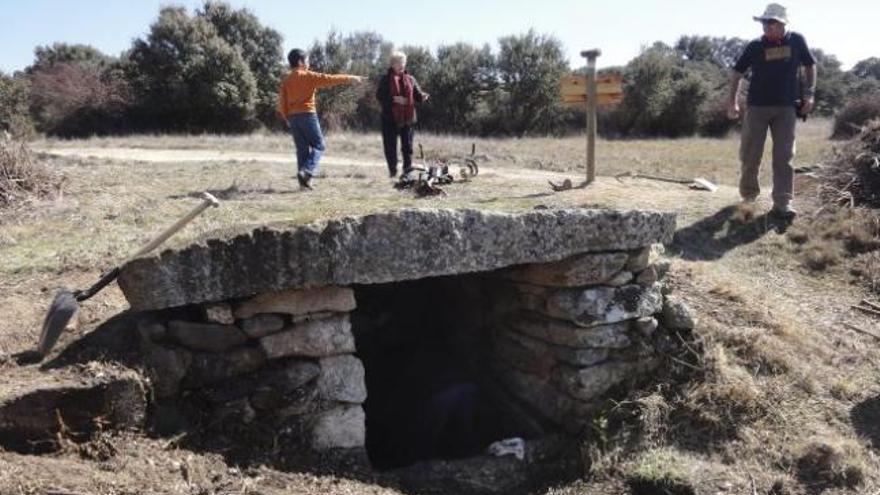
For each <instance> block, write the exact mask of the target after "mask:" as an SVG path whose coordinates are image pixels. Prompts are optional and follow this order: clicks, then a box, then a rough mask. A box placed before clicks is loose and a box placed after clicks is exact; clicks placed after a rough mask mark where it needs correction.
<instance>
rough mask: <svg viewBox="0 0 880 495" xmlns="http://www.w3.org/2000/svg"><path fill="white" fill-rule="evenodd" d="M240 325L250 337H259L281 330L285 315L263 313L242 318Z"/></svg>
mask: <svg viewBox="0 0 880 495" xmlns="http://www.w3.org/2000/svg"><path fill="white" fill-rule="evenodd" d="M238 326H239V328H241V330H242V331H243V332H244V333H245V334H246V335H247V336H248V337H250V338H252V339H259V338H262V337H265V336H266V335H271V334H273V333H276V332H280V331H281V330H282V329H283V328H284V317H282V316H281V315H276V314H268V313H261V314H257V315H254V316H251V317H250V318H245V319H243V320H240V321H239V323H238Z"/></svg>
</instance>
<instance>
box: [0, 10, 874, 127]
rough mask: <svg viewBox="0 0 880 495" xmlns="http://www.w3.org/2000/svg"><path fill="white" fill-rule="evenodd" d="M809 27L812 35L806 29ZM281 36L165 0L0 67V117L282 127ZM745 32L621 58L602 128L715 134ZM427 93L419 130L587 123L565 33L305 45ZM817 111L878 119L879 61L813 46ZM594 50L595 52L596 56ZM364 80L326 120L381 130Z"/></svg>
mask: <svg viewBox="0 0 880 495" xmlns="http://www.w3.org/2000/svg"><path fill="white" fill-rule="evenodd" d="M807 34H809V33H807ZM282 42H283V38H282V36H281V34H280V33H278V32H277V31H275V30H273V29H271V28H269V27H266V26H264V25H263V24H262V23H261V22H260V21H259V19H258V18H257V17H256V16H255V15H254V14H253V13H251V12H250V11H248V10H247V9H235V8H233V7H231V6H230V5H228V4H226V3H223V2H218V1H206V2H205V3H204V4H203V5H202V6H201V7H199V8H197V9H195V10H194V11H193V12H192V13H190V12H188V11H187V10H186V9H185V8H183V7H164V8H162V9H161V10H160V11H159V13H158V17H157V18H156V20H155V21H154V22H153V23H152V24H151V25H150V28H149V32H148V34H147V35H146V36H145V37H143V38H138V39H135V40H134V41H133V42H132V45H131V47H130V48H129V49H128V50H126V51H125V52H124V53H122V54H121V55H119V56H118V57H117V56H110V55H107V54H104V53H101V52H100V51H99V50H97V49H95V48H93V47H91V46H88V45H83V44H65V43H56V44H54V45H51V46H41V47H37V48H36V50H35V60H34V62H33V64H31V65H30V66H29V67H27V68H26V69H25V70H23V71H21V72H19V73H16V74H14V75H6V74H2V73H0V122H3V123H4V124H5V125H6V126H7V127H10V128H12V129H14V130H16V132H18V133H20V134H23V133H28V132H33V131H36V132H41V133H46V134H49V135H57V136H62V137H75V136H88V135H95V134H97V135H103V134H125V133H135V132H162V133H202V132H212V133H242V132H251V131H253V130H256V129H259V128H268V129H278V128H279V122H278V117H277V115H275V101H276V92H277V88H278V85H279V84H280V82H281V79H282V78H283V76H284V74H285V73H286V71H287V67H286V64H285V56H284V55H285V54H284V53H283V49H282ZM746 43H747V41H746V40H743V39H739V38H724V37H709V36H683V37H681V38H680V39H679V40H678V41H677V42H676V43H675V44H674V45H672V46H670V45H667V44H665V43H661V42H657V43H654V44H653V45H651V46H649V47H646V48H644V49H643V50H642V53H641V54H640V55H639V56H637V57H635V58H634V59H633V60H631V61H630V62H628V63H627V64H626V65H625V66H622V67H613V68H607V69H603V71H606V72H607V71H616V72H620V73H622V75H623V76H624V81H625V87H624V99H623V102H622V103H621V104H620V105H619V106H617V107H615V108H610V109H603V110H602V111H601V114H600V118H599V131H600V133H601V134H603V135H605V136H609V137H646V136H648V137H650V136H659V137H680V136H691V135H695V134H699V135H705V136H723V135H725V134H726V133H727V132H728V131H729V130H730V129H731V128H732V127H733V126H734V125H735V123H734V122H732V121H730V120H728V119H727V118H726V116H725V112H724V100H725V98H726V95H727V91H728V87H727V84H728V83H727V74H728V70H729V68H730V67H731V66H732V65H733V63H734V61H735V60H736V58H737V57H738V55H739V54H740V53H741V52H742V49H743V48H744V46H745V44H746ZM395 48H397V49H399V50H402V51H403V52H405V53H406V54H407V55H408V59H409V60H408V69H409V71H410V72H411V73H412V74H413V75H414V76H415V77H416V78H417V79H418V80H419V82H420V84H421V85H422V87H424V88H425V89H426V90H427V91H428V92H430V93H431V95H432V98H431V100H429V101H428V102H426V103H425V104H424V105H422V107H421V108H420V115H421V116H420V126H421V128H422V129H423V130H429V131H435V132H442V133H455V134H468V135H484V136H485V135H510V136H525V135H548V134H564V133H567V132H573V131H578V130H581V129H582V128H583V122H584V110H583V109H581V108H571V107H566V106H564V105H562V104H561V100H560V97H559V96H558V84H559V80H560V78H561V77H562V76H564V75H568V74H571V73H578V72H582V71H583V70H584V69H583V68H572V67H570V66H569V63H568V61H567V60H566V58H565V56H564V53H565V51H564V49H563V45H562V43H561V42H560V41H559V40H558V39H556V38H554V37H553V36H549V35H544V34H540V33H536V32H535V31H529V32H526V33H522V34H516V35H510V36H504V37H502V38H500V39H499V40H498V44H497V49H496V50H493V49H492V48H491V47H490V46H489V45H488V44H486V45H482V46H478V45H473V44H469V43H454V44H448V45H441V46H438V47H436V48H435V49H431V48H429V47H424V46H412V45H403V46H397V47H395V45H394V44H393V43H392V42H391V41H390V40H386V39H385V38H384V37H383V36H382V35H381V34H379V33H376V32H370V31H363V32H355V33H347V34H343V33H339V32H335V31H334V32H330V33H329V34H327V36H326V37H325V38H324V39H323V40H316V41H314V42H313V43H311V45H308V46H307V49H308V51H309V54H310V59H311V63H312V67H313V69H314V70H318V71H322V72H345V73H351V74H358V75H364V76H369V77H371V78H372V79H373V80H376V79H378V77H379V76H380V75H381V74H382V73H383V72H384V71H385V70H386V69H387V61H388V56H389V55H390V53H391V52H392V50H393V49H395ZM814 55H815V56H816V58H817V61H818V69H819V83H818V87H817V90H816V100H817V112H818V113H819V114H821V115H829V116H830V115H835V114H836V115H838V116H839V117H840V118H843V117H845V118H846V119H847V122H846V123H844V124H842V125H841V128H842V129H843V131H842V132H845V130H846V129H851V128H853V127H855V126H857V125H859V124H860V121H864V120H866V119H868V118H871V117H877V116H880V97H878V94H880V59H878V58H870V59H867V60H863V61H861V62H859V63H858V64H856V65H855V66H854V67H853V68H852V69H851V70H849V71H844V70H842V69H841V63H840V61H839V60H838V59H837V58H836V57H835V56H834V55H831V54H827V53H825V52H824V51H823V50H821V49H814ZM600 60H601V59H600ZM374 91H375V87H374V85H363V86H359V87H355V88H351V87H344V88H333V89H330V90H327V91H324V92H322V93H319V101H318V104H319V109H320V116H321V119H322V123H323V125H324V126H325V127H327V128H330V129H359V130H365V129H373V128H377V127H378V123H379V115H380V109H379V106H378V103H377V102H376V100H375V98H374V96H373V93H374Z"/></svg>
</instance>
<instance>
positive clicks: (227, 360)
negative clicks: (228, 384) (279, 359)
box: [183, 347, 266, 388]
mask: <svg viewBox="0 0 880 495" xmlns="http://www.w3.org/2000/svg"><path fill="white" fill-rule="evenodd" d="M265 364H266V355H265V354H264V353H263V351H262V349H260V348H258V347H240V348H238V349H236V350H234V351H232V352H228V353H223V354H214V353H210V354H208V353H196V354H193V356H192V364H191V365H190V367H189V370H188V372H187V375H186V378H184V381H183V384H184V386H185V387H187V388H194V387H201V386H204V385H210V384H215V383H218V382H221V381H224V380H228V379H230V378H233V377H236V376H240V375H244V374H246V373H252V372H254V371H257V370H258V369H260V368H262V367H263V365H265Z"/></svg>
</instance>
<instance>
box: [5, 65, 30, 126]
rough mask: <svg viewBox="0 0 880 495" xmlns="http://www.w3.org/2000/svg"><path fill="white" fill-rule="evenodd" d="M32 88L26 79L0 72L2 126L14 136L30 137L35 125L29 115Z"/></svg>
mask: <svg viewBox="0 0 880 495" xmlns="http://www.w3.org/2000/svg"><path fill="white" fill-rule="evenodd" d="M29 92H30V87H29V84H28V80H27V78H26V77H23V76H21V75H18V74H17V75H15V76H9V75H6V74H4V73H3V72H2V71H0V125H2V126H3V128H4V129H8V130H9V132H10V133H11V134H12V135H14V136H25V137H27V136H29V135H30V134H31V133H32V132H33V123H32V122H31V119H30V115H29V110H28V107H29Z"/></svg>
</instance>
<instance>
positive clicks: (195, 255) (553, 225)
mask: <svg viewBox="0 0 880 495" xmlns="http://www.w3.org/2000/svg"><path fill="white" fill-rule="evenodd" d="M674 231H675V215H674V214H672V213H657V212H648V211H613V210H589V209H560V210H545V211H532V212H527V213H519V214H507V213H494V212H483V211H477V210H401V211H395V212H386V213H378V214H373V215H367V216H363V217H354V218H344V219H340V220H331V221H327V222H323V223H316V224H312V225H308V226H302V225H275V226H267V227H262V228H259V229H256V230H253V231H249V232H246V233H241V234H240V235H233V236H226V237H223V238H218V239H212V240H210V241H208V242H204V243H199V244H194V245H192V246H189V247H187V248H184V249H181V250H166V251H163V252H162V253H160V254H158V255H151V256H147V257H143V258H139V259H136V260H134V261H132V262H129V263H127V264H126V265H125V266H124V267H123V268H122V271H121V273H120V276H119V285H120V287H121V288H122V290H123V292H124V293H125V296H126V298H127V299H128V301H129V303H130V305H131V307H132V308H133V309H134V310H145V309H161V308H167V307H176V306H183V305H186V304H193V303H204V302H212V301H227V300H231V299H236V298H243V297H252V296H254V295H256V294H264V293H268V292H275V291H283V290H287V289H301V288H310V287H323V286H348V285H351V284H371V283H384V282H393V281H403V280H415V279H420V278H425V277H433V276H440V275H452V274H458V273H472V272H481V271H491V270H495V269H498V268H503V267H507V266H512V265H521V264H528V263H546V262H554V261H559V260H562V259H565V258H568V257H571V256H574V255H578V254H583V253H586V252H605V251H617V250H633V249H638V248H641V247H643V246H648V245H650V244H652V243H655V242H668V241H670V240H671V239H672V234H673V233H674Z"/></svg>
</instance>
